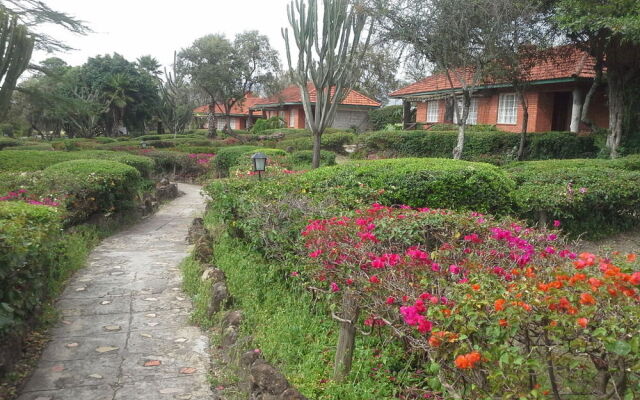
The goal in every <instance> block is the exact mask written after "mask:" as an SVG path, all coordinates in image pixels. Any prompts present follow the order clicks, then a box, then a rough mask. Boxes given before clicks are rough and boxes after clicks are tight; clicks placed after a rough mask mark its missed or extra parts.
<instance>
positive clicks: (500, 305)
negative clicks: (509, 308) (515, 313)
mask: <svg viewBox="0 0 640 400" xmlns="http://www.w3.org/2000/svg"><path fill="white" fill-rule="evenodd" d="M506 302H507V301H506V300H505V299H498V300H496V301H495V302H494V303H493V307H494V308H495V309H496V311H502V310H504V303H506Z"/></svg>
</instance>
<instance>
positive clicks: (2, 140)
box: [0, 136, 20, 150]
mask: <svg viewBox="0 0 640 400" xmlns="http://www.w3.org/2000/svg"><path fill="white" fill-rule="evenodd" d="M16 146H20V142H19V141H17V140H15V139H12V138H8V137H1V136H0V150H2V149H4V148H5V147H16Z"/></svg>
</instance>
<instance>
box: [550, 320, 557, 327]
mask: <svg viewBox="0 0 640 400" xmlns="http://www.w3.org/2000/svg"><path fill="white" fill-rule="evenodd" d="M549 326H558V321H551V322H549Z"/></svg>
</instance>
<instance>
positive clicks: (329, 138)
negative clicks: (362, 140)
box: [320, 132, 355, 154]
mask: <svg viewBox="0 0 640 400" xmlns="http://www.w3.org/2000/svg"><path fill="white" fill-rule="evenodd" d="M354 139H355V135H354V134H353V133H343V132H341V133H327V134H324V135H322V138H321V139H320V146H321V148H322V149H323V150H329V151H333V152H334V153H338V154H346V151H345V149H344V146H345V145H348V144H352V143H353V142H354Z"/></svg>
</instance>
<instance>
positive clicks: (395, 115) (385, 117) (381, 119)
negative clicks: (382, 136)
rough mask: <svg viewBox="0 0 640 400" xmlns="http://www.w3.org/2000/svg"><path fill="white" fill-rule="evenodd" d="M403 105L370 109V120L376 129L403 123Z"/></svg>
mask: <svg viewBox="0 0 640 400" xmlns="http://www.w3.org/2000/svg"><path fill="white" fill-rule="evenodd" d="M402 114H403V111H402V106H401V105H400V106H387V107H382V108H378V109H375V110H371V111H369V121H371V124H372V125H373V129H375V130H383V129H385V127H386V126H387V125H393V124H401V123H402Z"/></svg>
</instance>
